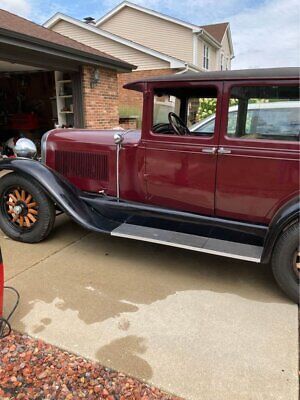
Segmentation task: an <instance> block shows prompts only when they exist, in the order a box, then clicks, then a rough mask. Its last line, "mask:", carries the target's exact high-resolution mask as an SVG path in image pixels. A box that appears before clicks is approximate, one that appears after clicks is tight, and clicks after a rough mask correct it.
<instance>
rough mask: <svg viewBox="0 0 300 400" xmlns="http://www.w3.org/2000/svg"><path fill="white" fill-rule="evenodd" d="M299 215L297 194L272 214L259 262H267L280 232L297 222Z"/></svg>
mask: <svg viewBox="0 0 300 400" xmlns="http://www.w3.org/2000/svg"><path fill="white" fill-rule="evenodd" d="M299 217H300V201H299V196H297V197H294V198H293V199H291V200H290V201H288V202H287V203H286V204H285V205H284V206H283V207H281V208H280V209H279V210H278V211H277V213H276V214H275V215H274V217H273V219H272V220H271V223H270V225H269V229H268V232H267V235H266V238H265V242H264V251H263V254H262V258H261V262H263V263H268V262H270V260H271V256H272V252H273V249H274V246H275V244H276V241H277V239H278V238H279V236H280V234H281V233H282V232H283V231H284V230H285V229H286V228H287V227H288V226H289V225H291V224H293V223H294V222H297V221H298V220H299Z"/></svg>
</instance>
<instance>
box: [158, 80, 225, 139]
mask: <svg viewBox="0 0 300 400" xmlns="http://www.w3.org/2000/svg"><path fill="white" fill-rule="evenodd" d="M217 95H218V93H217V89H216V88H214V87H201V88H195V89H194V88H192V89H190V88H186V89H185V88H182V87H181V88H178V89H175V88H169V89H168V88H166V89H157V90H156V91H154V104H153V127H152V132H153V133H155V134H167V135H174V134H177V135H178V134H180V135H181V136H213V134H214V131H215V120H216V109H217ZM170 113H173V114H176V115H175V116H174V115H173V116H170ZM176 117H177V118H176ZM174 124H175V126H174ZM176 125H177V128H178V125H181V126H179V131H178V129H176Z"/></svg>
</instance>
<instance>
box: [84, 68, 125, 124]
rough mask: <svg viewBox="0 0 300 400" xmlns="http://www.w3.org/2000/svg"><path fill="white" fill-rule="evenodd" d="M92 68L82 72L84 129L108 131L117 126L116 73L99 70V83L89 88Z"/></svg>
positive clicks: (103, 69)
mask: <svg viewBox="0 0 300 400" xmlns="http://www.w3.org/2000/svg"><path fill="white" fill-rule="evenodd" d="M92 72H93V67H89V66H84V67H83V70H82V95H83V112H84V124H85V128H92V129H110V128H113V127H116V126H118V125H119V109H118V77H117V72H116V71H112V70H110V69H106V68H100V81H99V83H98V84H96V86H95V87H94V88H91V85H90V81H91V76H92V75H91V74H92Z"/></svg>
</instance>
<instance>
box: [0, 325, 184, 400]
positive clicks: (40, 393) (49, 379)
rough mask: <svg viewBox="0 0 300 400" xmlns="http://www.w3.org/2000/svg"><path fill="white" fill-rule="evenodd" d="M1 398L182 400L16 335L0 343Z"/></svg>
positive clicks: (123, 375)
mask: <svg viewBox="0 0 300 400" xmlns="http://www.w3.org/2000/svg"><path fill="white" fill-rule="evenodd" d="M0 398H1V399H5V400H7V399H23V400H33V399H37V400H44V399H51V400H60V399H64V400H71V399H87V400H94V399H107V400H125V399H126V400H127V399H131V400H152V399H153V400H154V399H160V400H179V398H178V397H174V396H171V395H168V394H166V393H163V392H162V391H160V390H159V389H157V388H154V387H152V386H149V385H147V384H145V383H143V382H141V381H138V380H136V379H134V378H131V377H129V376H126V375H125V374H122V373H120V372H116V371H114V370H112V369H109V368H105V367H103V366H102V365H100V364H98V363H94V362H91V361H89V360H86V359H83V358H81V357H78V356H76V355H74V354H71V353H68V352H65V351H63V350H60V349H58V348H57V347H55V346H52V345H50V344H47V343H45V342H43V341H41V340H36V339H32V338H31V337H29V336H27V335H22V334H19V333H17V332H13V333H12V334H11V335H10V336H9V337H7V338H5V339H2V340H0Z"/></svg>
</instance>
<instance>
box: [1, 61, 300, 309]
mask: <svg viewBox="0 0 300 400" xmlns="http://www.w3.org/2000/svg"><path fill="white" fill-rule="evenodd" d="M125 87H126V88H127V89H129V90H136V91H139V92H142V93H143V98H144V101H143V122H142V129H141V130H128V131H122V130H118V131H117V130H110V131H108V130H106V131H104V130H77V129H61V130H59V129H58V130H53V131H50V132H48V133H46V134H45V135H44V137H43V140H42V158H41V160H39V161H37V160H33V159H28V157H30V156H32V155H33V153H34V152H35V149H34V146H32V144H31V143H30V142H28V140H26V139H22V140H20V141H19V142H18V143H17V145H16V148H15V152H16V154H17V156H18V157H17V158H15V159H7V160H3V161H1V163H0V170H10V171H12V172H11V173H9V174H5V175H4V176H3V177H2V178H1V179H0V209H1V219H0V227H1V229H2V230H3V231H4V232H5V234H6V235H8V236H9V237H11V238H13V239H15V240H19V241H22V242H28V243H35V242H39V241H41V240H43V239H45V238H46V237H47V236H48V235H49V233H50V232H51V229H52V227H53V223H54V220H55V216H56V212H57V211H63V212H65V213H66V214H68V215H69V216H70V217H71V218H73V219H74V220H75V221H76V222H78V223H79V224H80V225H82V226H84V227H85V228H88V229H90V230H93V231H96V232H102V233H107V234H110V235H113V236H119V237H125V238H131V239H137V240H144V241H149V242H155V243H161V244H165V245H169V246H175V247H181V248H184V249H190V250H195V251H199V252H204V253H210V254H215V255H221V256H226V257H232V258H237V259H240V260H248V261H252V262H257V263H269V262H270V263H271V264H272V268H273V271H274V275H275V278H276V280H277V282H278V283H279V285H280V287H281V288H282V289H283V290H284V291H285V292H286V294H287V295H288V296H289V297H290V298H291V299H293V300H294V301H296V302H298V300H299V272H300V260H299V129H300V117H299V110H300V109H299V107H300V106H299V69H298V68H280V69H261V70H242V71H220V72H207V73H185V74H175V75H171V76H165V77H159V78H151V79H142V80H140V81H138V82H133V83H130V84H127V85H126V86H125ZM99 113H101V110H99ZM26 157H27V158H26Z"/></svg>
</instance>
